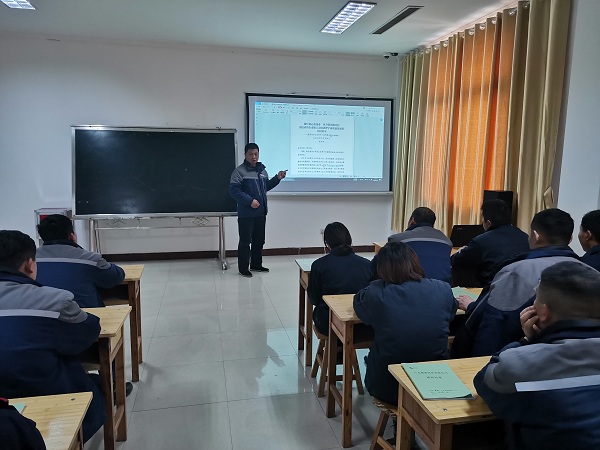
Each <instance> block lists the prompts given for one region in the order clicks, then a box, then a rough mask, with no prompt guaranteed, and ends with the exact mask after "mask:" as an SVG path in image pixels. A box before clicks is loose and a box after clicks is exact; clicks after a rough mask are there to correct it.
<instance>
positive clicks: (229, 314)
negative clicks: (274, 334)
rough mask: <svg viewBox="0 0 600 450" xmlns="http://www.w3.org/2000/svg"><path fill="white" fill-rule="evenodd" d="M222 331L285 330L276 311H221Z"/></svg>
mask: <svg viewBox="0 0 600 450" xmlns="http://www.w3.org/2000/svg"><path fill="white" fill-rule="evenodd" d="M219 323H220V326H221V331H222V332H225V331H247V330H273V329H279V328H283V325H282V323H281V320H279V316H278V315H277V313H276V312H275V310H274V309H233V310H230V311H219Z"/></svg>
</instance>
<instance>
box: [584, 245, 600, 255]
mask: <svg viewBox="0 0 600 450" xmlns="http://www.w3.org/2000/svg"><path fill="white" fill-rule="evenodd" d="M586 255H600V245H594V246H593V247H592V248H590V249H589V250H588V251H587V252H586Z"/></svg>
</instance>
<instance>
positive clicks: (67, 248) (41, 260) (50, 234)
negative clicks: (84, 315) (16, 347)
mask: <svg viewBox="0 0 600 450" xmlns="http://www.w3.org/2000/svg"><path fill="white" fill-rule="evenodd" d="M38 233H39V234H40V237H41V238H42V240H43V241H44V245H42V246H41V247H40V248H39V250H38V252H37V264H38V275H37V281H38V282H39V283H40V284H42V285H44V286H52V287H55V288H58V289H66V290H67V291H71V292H72V293H73V295H74V296H75V301H76V302H77V303H78V304H79V306H80V307H82V308H98V307H101V306H104V302H103V301H102V297H101V296H100V293H99V292H98V288H104V289H109V288H112V287H114V286H117V285H118V284H121V282H122V281H123V278H125V272H123V269H121V268H120V267H119V266H117V265H115V264H111V263H109V262H107V261H106V260H105V259H104V258H103V257H102V255H101V254H99V253H95V252H90V251H87V250H84V249H83V248H81V247H80V246H79V245H77V235H76V234H75V231H74V230H73V223H72V222H71V220H70V219H69V218H68V217H66V216H62V215H60V214H53V215H50V216H47V217H45V218H44V219H42V221H41V222H40V224H39V225H38Z"/></svg>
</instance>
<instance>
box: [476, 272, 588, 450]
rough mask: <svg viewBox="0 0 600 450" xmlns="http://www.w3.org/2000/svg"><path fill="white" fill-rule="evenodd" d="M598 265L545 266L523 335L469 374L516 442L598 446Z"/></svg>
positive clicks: (574, 449)
mask: <svg viewBox="0 0 600 450" xmlns="http://www.w3.org/2000/svg"><path fill="white" fill-rule="evenodd" d="M599 318H600V273H598V272H597V271H595V270H594V269H592V268H590V267H588V266H586V265H583V264H578V263H576V262H561V263H558V264H555V265H553V266H550V267H548V268H547V269H545V270H544V271H543V272H542V274H541V280H540V284H539V286H538V288H537V298H536V300H535V302H534V303H533V306H531V307H529V308H526V309H525V310H523V312H522V313H521V318H520V322H521V325H522V329H523V333H524V335H525V337H524V338H523V339H522V340H521V341H520V342H514V343H512V344H510V345H508V346H506V347H505V348H504V349H502V351H501V352H500V353H498V354H496V355H494V356H493V357H492V359H491V361H490V362H489V363H488V365H487V366H485V367H484V368H483V369H482V370H481V371H480V372H479V373H478V374H477V376H476V377H475V380H474V383H475V388H476V389H477V392H478V393H479V395H481V397H482V398H483V400H485V402H486V404H487V405H488V406H489V407H490V409H491V410H492V412H493V413H494V415H495V416H496V417H498V418H500V419H502V420H504V421H505V422H506V423H507V424H508V425H509V429H510V432H509V434H508V436H509V438H510V442H508V447H509V448H513V449H518V450H521V449H522V450H542V449H543V450H564V449H569V450H588V449H593V448H600V402H599V401H598V398H599V397H600V358H599V357H598V355H599V354H600V319H599Z"/></svg>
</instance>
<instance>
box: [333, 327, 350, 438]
mask: <svg viewBox="0 0 600 450" xmlns="http://www.w3.org/2000/svg"><path fill="white" fill-rule="evenodd" d="M343 339H344V340H343V342H342V346H343V353H344V360H343V361H344V364H343V366H344V371H343V374H342V447H344V448H347V447H352V363H353V361H354V357H353V356H354V326H353V324H351V323H350V322H344V337H343ZM334 354H335V353H334ZM333 367H335V365H334V366H333Z"/></svg>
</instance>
